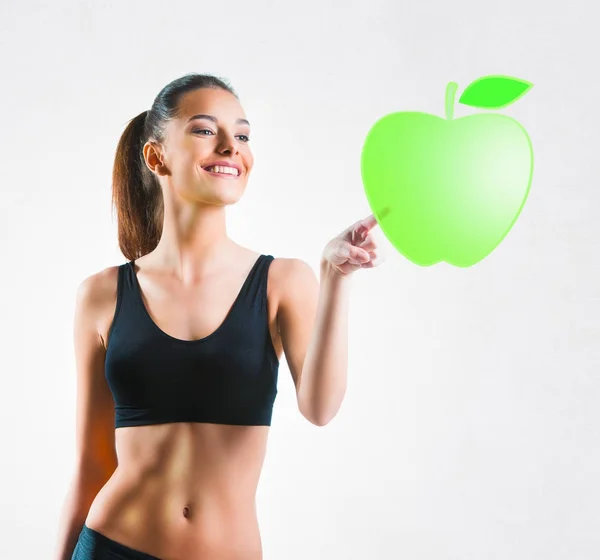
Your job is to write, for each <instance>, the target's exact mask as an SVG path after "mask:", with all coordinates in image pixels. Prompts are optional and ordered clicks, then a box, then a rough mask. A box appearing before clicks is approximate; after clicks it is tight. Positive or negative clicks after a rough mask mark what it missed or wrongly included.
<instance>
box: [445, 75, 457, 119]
mask: <svg viewBox="0 0 600 560" xmlns="http://www.w3.org/2000/svg"><path fill="white" fill-rule="evenodd" d="M457 89H458V84H457V83H456V82H448V85H447V86H446V118H447V119H448V120H449V121H451V120H452V119H453V118H454V96H455V95H456V90H457Z"/></svg>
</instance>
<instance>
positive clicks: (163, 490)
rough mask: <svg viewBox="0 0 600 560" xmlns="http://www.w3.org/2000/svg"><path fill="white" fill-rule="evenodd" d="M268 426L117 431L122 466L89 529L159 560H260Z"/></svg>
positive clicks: (172, 425)
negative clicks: (259, 499)
mask: <svg viewBox="0 0 600 560" xmlns="http://www.w3.org/2000/svg"><path fill="white" fill-rule="evenodd" d="M268 432H269V426H232V425H224V424H202V423H170V424H157V425H149V426H136V427H123V428H117V429H116V432H115V438H116V445H117V454H118V463H119V466H118V467H117V469H116V470H115V472H114V473H113V475H112V476H111V478H110V479H109V480H108V482H107V483H106V484H105V485H104V486H103V487H102V489H101V490H100V492H99V493H98V495H97V496H96V498H95V499H94V502H93V503H92V506H91V508H90V511H89V513H88V516H87V519H86V525H87V526H88V527H89V528H90V529H94V530H96V531H98V532H99V533H102V534H103V535H105V536H106V537H108V538H110V539H112V540H114V541H117V542H119V543H121V544H123V545H125V546H128V547H130V548H133V549H135V550H139V551H141V552H145V553H147V554H150V555H152V556H156V557H157V558H160V559H161V560H262V544H261V537H260V531H259V526H258V520H257V515H256V501H255V497H256V490H257V486H258V481H259V478H260V472H261V469H262V465H263V461H264V458H265V453H266V446H267V438H268Z"/></svg>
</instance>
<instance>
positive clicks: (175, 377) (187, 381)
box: [105, 255, 279, 428]
mask: <svg viewBox="0 0 600 560" xmlns="http://www.w3.org/2000/svg"><path fill="white" fill-rule="evenodd" d="M272 261H273V256H271V255H260V256H259V258H258V259H257V261H256V262H255V264H254V266H253V267H252V270H251V271H250V273H249V275H248V277H247V278H246V280H245V282H244V285H243V287H242V289H241V291H240V292H239V294H238V296H237V298H236V299H235V301H234V303H233V305H232V307H231V309H230V310H229V313H228V314H227V316H226V318H225V320H224V321H223V323H221V325H220V326H219V327H218V328H217V330H216V331H214V332H213V333H212V334H210V335H208V336H207V337H205V338H202V339H199V340H181V339H178V338H174V337H172V336H170V335H169V334H167V333H165V332H164V331H163V330H161V329H160V328H159V327H158V325H157V324H156V323H155V322H154V321H153V320H152V318H151V317H150V315H149V313H148V311H147V309H146V307H145V305H144V302H143V300H142V297H141V293H140V287H139V283H138V279H137V275H136V273H135V269H134V261H129V262H127V263H125V264H122V265H121V266H120V267H119V277H118V288H117V306H116V310H115V316H114V318H113V322H112V325H111V327H110V330H109V336H108V348H107V351H106V361H105V375H106V380H107V382H108V385H109V387H110V390H111V392H112V395H113V398H114V402H115V428H121V427H125V426H143V425H147V424H162V423H167V422H207V423H215V424H234V425H245V426H259V425H260V426H270V425H271V416H272V410H273V405H274V402H275V397H276V395H277V378H278V369H279V360H278V358H277V354H276V353H275V349H274V348H273V344H272V342H271V335H270V332H269V322H268V314H267V289H266V288H267V273H268V270H269V265H270V264H271V262H272Z"/></svg>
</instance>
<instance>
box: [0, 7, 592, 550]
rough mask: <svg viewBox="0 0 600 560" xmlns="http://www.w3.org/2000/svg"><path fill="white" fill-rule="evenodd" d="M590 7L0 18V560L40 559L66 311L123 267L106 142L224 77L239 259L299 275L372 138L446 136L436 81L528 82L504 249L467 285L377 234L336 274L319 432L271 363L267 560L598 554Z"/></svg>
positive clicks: (328, 232) (64, 414) (48, 532)
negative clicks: (345, 271)
mask: <svg viewBox="0 0 600 560" xmlns="http://www.w3.org/2000/svg"><path fill="white" fill-rule="evenodd" d="M597 9H598V8H597V6H596V5H595V3H593V2H591V0H589V1H588V2H584V1H583V0H576V1H574V2H571V3H570V4H569V5H568V6H567V5H566V4H564V3H563V2H560V3H559V2H550V3H548V2H541V1H540V2H536V1H535V0H519V1H513V0H508V1H506V2H503V3H501V4H490V3H487V2H476V1H474V0H471V1H467V0H458V1H456V2H442V1H441V0H438V1H436V2H404V3H399V2H396V1H391V0H389V1H387V2H383V1H377V0H375V1H370V2H348V1H345V2H342V1H339V2H331V1H329V2H327V1H323V0H321V1H319V2H312V1H308V0H306V1H303V2H298V3H295V4H294V3H291V2H278V3H275V2H264V1H260V0H253V1H252V2H242V1H233V2H228V3H220V2H212V3H208V2H182V1H175V2H171V3H166V2H156V1H153V0H146V1H144V2H119V1H114V0H113V1H104V2H91V1H87V2H65V1H62V2H61V1H58V2H41V1H38V2H31V1H19V2H18V3H17V2H15V1H13V2H10V1H9V0H3V2H2V3H1V4H0V71H1V73H0V75H1V81H2V87H1V88H0V110H1V111H2V126H1V129H2V135H1V137H0V163H1V167H0V169H1V173H2V179H1V181H0V188H1V196H0V205H1V210H2V211H1V214H0V215H1V220H0V235H1V237H0V239H1V246H0V250H1V255H2V261H1V263H2V264H1V265H0V266H1V267H2V269H1V270H2V274H1V276H0V282H1V291H0V293H1V303H0V305H1V308H0V336H1V339H2V342H3V344H2V352H1V354H0V399H1V402H0V442H1V448H0V469H2V477H1V478H0V534H1V536H0V558H3V559H4V558H6V559H11V560H12V559H19V558H27V559H29V558H36V559H38V558H40V559H41V558H48V557H49V556H50V554H51V551H52V550H53V548H54V543H55V538H56V524H57V520H58V513H59V510H60V507H61V505H62V501H63V498H64V495H65V492H66V490H67V486H68V483H69V481H70V476H71V470H72V468H73V463H74V450H75V447H74V441H75V440H74V429H75V396H76V395H75V389H76V378H75V369H74V351H73V346H72V320H73V310H74V303H75V290H76V288H77V286H78V284H79V283H80V282H81V281H82V279H84V278H85V277H87V276H89V275H91V274H93V273H95V272H98V271H99V270H101V269H103V268H105V267H107V266H112V265H116V264H121V263H123V262H125V259H124V257H123V255H122V254H121V253H120V251H119V249H118V245H117V237H116V218H115V217H113V214H112V212H111V205H110V181H111V173H112V163H113V157H114V151H115V149H116V145H117V141H118V138H119V136H120V135H121V133H122V131H123V128H124V126H125V124H126V122H127V121H128V120H129V119H131V118H132V117H133V116H135V115H137V114H138V113H139V112H141V111H142V110H144V109H149V108H150V105H151V103H152V100H153V99H154V96H155V95H156V94H157V93H158V91H159V90H160V89H161V88H162V87H163V86H164V85H165V84H166V83H168V82H169V81H171V80H173V79H175V78H177V77H179V76H180V75H182V74H185V73H187V72H209V73H214V74H217V75H218V76H221V77H225V78H226V79H228V80H229V81H230V82H231V84H232V85H233V87H234V88H235V89H236V90H237V92H238V93H239V95H240V97H241V101H242V103H243V106H244V109H245V111H246V114H247V116H248V118H249V120H250V121H251V123H252V140H251V145H252V147H253V153H254V156H255V167H254V170H253V172H252V175H251V177H250V180H249V183H248V189H247V191H246V193H245V195H244V198H243V199H242V200H241V201H240V202H239V203H238V204H237V205H235V206H233V207H230V208H229V209H228V231H229V233H230V235H231V237H232V238H234V239H235V240H236V241H238V242H239V243H242V244H243V245H246V246H249V247H253V248H255V249H256V250H259V251H261V252H265V253H270V254H273V255H275V256H280V257H284V256H285V257H298V258H302V259H304V260H306V261H307V262H308V263H310V264H311V265H312V266H313V267H314V268H315V271H317V272H318V262H319V257H320V255H321V251H322V249H323V247H324V245H325V244H326V243H327V241H328V240H329V239H330V238H331V237H333V236H334V235H336V234H337V233H338V232H339V231H341V230H342V229H343V228H345V227H346V226H348V225H350V224H351V223H353V222H354V221H356V220H358V219H360V218H363V217H365V216H367V215H368V214H369V213H370V209H369V207H368V203H367V201H366V197H365V195H364V192H363V190H362V181H361V177H360V153H361V149H362V145H363V142H364V139H365V137H366V134H367V132H368V130H369V129H370V127H371V126H372V125H373V124H374V123H375V121H376V120H377V119H378V118H380V117H381V116H383V115H385V114H388V113H391V112H394V111H401V110H414V111H424V112H429V113H434V114H438V115H440V116H442V115H443V114H444V90H445V87H446V84H447V82H448V81H450V80H453V81H456V82H457V83H458V84H459V92H458V95H460V93H461V92H462V90H463V89H464V88H465V87H466V85H467V84H468V83H470V82H471V81H472V80H474V79H476V78H478V77H480V76H484V75H489V74H509V75H513V76H517V77H520V78H524V79H527V80H529V81H531V82H533V84H534V87H533V89H532V90H530V92H529V93H527V94H526V95H525V96H524V97H523V98H522V99H520V100H519V101H518V102H517V103H515V104H514V105H512V106H510V107H508V108H507V109H504V110H503V113H504V114H507V115H509V116H511V117H513V118H515V119H517V120H518V121H519V122H520V123H521V124H522V125H523V126H524V127H525V128H526V129H527V130H528V132H529V135H530V137H531V139H532V142H533V146H534V153H535V170H534V176H533V182H532V186H531V191H530V194H529V199H528V201H527V203H526V205H525V207H524V209H523V211H522V213H521V216H520V218H519V220H518V221H517V223H516V224H515V226H514V227H513V229H512V230H511V231H510V233H509V234H508V235H507V237H506V238H505V240H504V241H503V242H502V243H501V245H500V246H499V247H498V248H497V249H496V250H495V251H494V252H493V253H492V254H491V255H490V256H489V257H487V258H486V259H485V260H483V261H482V262H480V263H479V264H477V265H476V266H473V267H471V268H468V269H457V268H454V267H451V266H449V265H446V264H440V265H437V266H433V267H428V268H420V267H418V266H416V265H414V264H412V263H411V262H410V261H408V260H406V259H405V258H404V257H402V256H401V255H400V254H399V253H397V252H395V251H394V250H393V248H391V245H390V244H389V243H387V240H386V239H385V237H383V235H381V236H380V239H381V243H382V246H383V247H384V249H385V248H386V247H387V254H388V259H387V261H386V262H385V263H384V264H383V265H382V266H380V267H379V268H377V269H374V270H365V271H359V272H358V273H357V274H356V276H355V279H354V284H353V288H352V295H351V298H352V299H351V311H350V369H349V380H348V391H347V395H346V399H345V401H344V404H343V406H342V409H341V411H340V413H339V414H338V416H337V417H336V418H335V420H334V421H333V422H332V423H331V424H329V425H328V426H327V427H325V428H317V427H315V426H313V425H311V424H309V423H308V422H307V421H306V420H305V419H304V418H303V417H302V416H301V415H300V413H299V412H298V410H297V409H296V403H295V397H294V393H293V384H292V381H291V377H290V374H289V369H288V367H287V364H286V363H285V361H282V364H281V367H280V378H279V379H280V381H279V394H278V397H277V401H276V404H275V411H274V416H273V426H272V429H271V434H270V439H269V447H268V454H267V458H266V461H265V465H264V471H263V474H262V477H261V481H260V486H259V491H258V514H259V522H260V526H261V532H262V538H263V547H264V558H265V560H283V559H285V560H300V559H302V560H304V559H307V558H310V559H338V558H339V559H345V560H350V559H352V560H354V559H356V560H359V559H360V560H362V559H366V558H369V559H371V558H373V559H386V560H387V559H400V558H401V559H406V560H409V559H410V560H481V559H486V560H496V559H502V560H504V559H506V560H508V559H510V560H534V559H544V560H559V559H560V560H563V559H567V558H568V559H569V560H575V559H577V560H592V559H593V558H598V555H599V554H600V532H599V531H598V527H599V525H600V509H599V508H598V503H599V502H600V485H599V483H598V472H599V471H600V450H599V447H598V437H599V435H600V427H599V426H600V415H599V413H598V401H599V398H600V382H599V380H598V374H599V372H600V348H599V346H600V344H599V340H600V320H599V317H600V297H599V292H600V268H599V265H598V236H599V234H600V226H599V225H598V223H599V222H598V217H599V213H600V194H599V187H600V185H599V180H598V161H599V156H598V154H599V148H600V145H599V144H598V125H599V124H600V118H599V116H598V109H599V107H600V89H599V81H598V73H597V55H595V54H594V51H595V52H596V53H597V52H598V50H599V47H600V44H599V43H600V42H599V40H598V34H597V21H598V19H597V15H594V13H593V11H594V10H597ZM472 112H475V111H474V110H472V109H469V108H466V107H464V106H460V105H457V106H456V113H455V117H456V118H458V117H461V116H465V115H467V114H470V113H472ZM376 231H379V232H380V231H381V230H376ZM34 541H35V542H34ZM26 547H30V548H29V550H28V552H25V548H26ZM34 551H35V552H34Z"/></svg>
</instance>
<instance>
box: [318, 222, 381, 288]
mask: <svg viewBox="0 0 600 560" xmlns="http://www.w3.org/2000/svg"><path fill="white" fill-rule="evenodd" d="M376 225H377V220H376V219H375V216H374V215H373V214H371V215H370V216H368V217H367V218H364V219H363V220H360V221H358V222H356V223H354V224H352V225H351V226H350V227H349V228H347V229H345V230H344V231H343V232H342V233H340V234H339V235H338V236H336V237H334V238H333V239H332V240H331V241H330V242H329V243H327V245H326V246H325V249H324V250H323V261H326V262H327V264H328V265H329V266H330V267H331V269H332V270H333V271H334V272H336V273H337V274H339V275H340V276H350V274H352V273H353V272H355V271H356V270H358V269H360V268H374V267H376V266H378V265H380V264H381V263H382V262H383V261H384V260H385V257H384V256H383V255H381V254H378V247H377V243H376V242H375V239H374V238H373V235H372V234H371V230H372V229H373V228H374V227H375V226H376Z"/></svg>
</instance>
